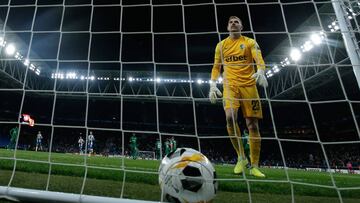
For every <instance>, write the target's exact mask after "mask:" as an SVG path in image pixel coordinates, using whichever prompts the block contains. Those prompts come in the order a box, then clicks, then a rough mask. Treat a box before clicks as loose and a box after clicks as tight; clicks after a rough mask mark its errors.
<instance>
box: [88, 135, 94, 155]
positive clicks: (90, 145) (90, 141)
mask: <svg viewBox="0 0 360 203" xmlns="http://www.w3.org/2000/svg"><path fill="white" fill-rule="evenodd" d="M94 141H95V137H94V135H93V133H92V131H90V132H89V135H88V152H89V156H90V155H91V154H92V153H93V152H94V148H93V147H94Z"/></svg>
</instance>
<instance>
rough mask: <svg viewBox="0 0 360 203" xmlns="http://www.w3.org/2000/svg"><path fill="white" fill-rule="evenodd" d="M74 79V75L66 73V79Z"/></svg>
mask: <svg viewBox="0 0 360 203" xmlns="http://www.w3.org/2000/svg"><path fill="white" fill-rule="evenodd" d="M75 78H76V73H74V72H69V73H66V79H75Z"/></svg>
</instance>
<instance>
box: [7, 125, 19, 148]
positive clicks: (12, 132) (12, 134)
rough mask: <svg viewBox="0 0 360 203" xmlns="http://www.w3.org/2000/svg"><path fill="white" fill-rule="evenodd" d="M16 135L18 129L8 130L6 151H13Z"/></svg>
mask: <svg viewBox="0 0 360 203" xmlns="http://www.w3.org/2000/svg"><path fill="white" fill-rule="evenodd" d="M18 133H19V127H17V126H16V127H14V128H11V130H10V142H9V144H8V146H7V148H8V149H15V145H16V140H17V137H18Z"/></svg>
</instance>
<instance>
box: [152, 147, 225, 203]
mask: <svg viewBox="0 0 360 203" xmlns="http://www.w3.org/2000/svg"><path fill="white" fill-rule="evenodd" d="M215 179H216V171H215V169H214V167H213V165H212V164H211V162H210V161H209V160H208V158H207V157H206V156H205V155H203V154H202V153H200V152H199V151H196V150H194V149H191V148H178V149H177V150H176V151H175V152H172V153H170V154H168V155H167V156H165V157H164V159H163V160H162V161H161V164H160V167H159V184H160V188H161V190H162V193H163V197H164V200H165V201H169V202H177V203H178V202H179V203H180V202H181V203H183V202H189V203H190V202H204V203H205V202H209V201H211V200H212V199H213V198H214V197H215V195H216V192H217V188H218V183H217V181H216V180H215Z"/></svg>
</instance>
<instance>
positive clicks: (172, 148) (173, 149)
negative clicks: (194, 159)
mask: <svg viewBox="0 0 360 203" xmlns="http://www.w3.org/2000/svg"><path fill="white" fill-rule="evenodd" d="M170 142H171V145H170V146H171V152H175V151H176V148H177V143H176V140H175V138H174V136H173V137H171V139H170Z"/></svg>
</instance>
